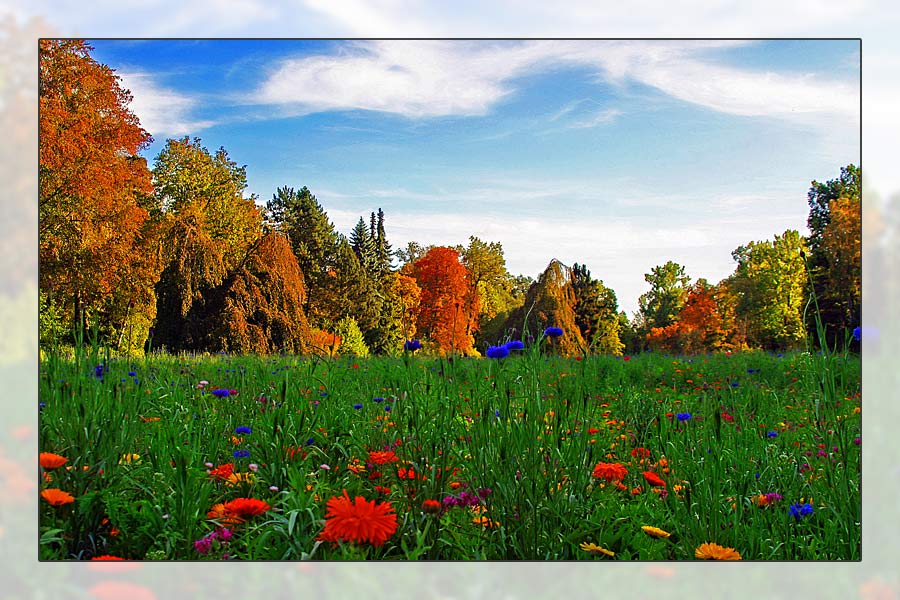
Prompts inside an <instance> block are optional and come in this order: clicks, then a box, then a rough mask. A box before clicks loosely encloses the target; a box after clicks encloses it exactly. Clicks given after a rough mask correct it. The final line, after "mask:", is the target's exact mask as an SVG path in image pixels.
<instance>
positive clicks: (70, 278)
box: [38, 39, 159, 341]
mask: <svg viewBox="0 0 900 600" xmlns="http://www.w3.org/2000/svg"><path fill="white" fill-rule="evenodd" d="M92 50H93V48H92V47H91V46H89V45H87V44H86V43H85V42H84V41H83V40H46V39H43V40H40V42H39V55H40V56H39V80H38V94H39V107H40V111H39V114H40V120H39V166H38V171H39V193H38V194H39V195H38V218H39V228H38V229H39V256H40V267H41V268H40V290H41V291H43V292H44V293H45V297H46V299H47V302H48V303H51V304H52V305H53V307H54V309H55V310H57V311H64V312H67V313H69V314H70V315H71V318H70V319H67V322H68V323H69V324H73V325H74V324H77V323H82V324H84V323H85V321H86V320H87V319H86V316H87V315H88V314H89V313H90V314H92V315H94V316H96V317H98V318H99V319H100V320H101V321H102V322H104V323H105V324H106V327H105V333H106V338H107V340H113V341H115V340H116V339H117V338H121V336H120V335H119V334H120V333H121V330H122V328H123V327H124V326H125V323H124V321H127V317H123V315H126V314H128V313H129V312H134V313H137V312H141V313H145V314H150V315H152V305H153V302H152V299H148V295H147V290H148V288H149V287H150V286H151V285H152V281H153V279H154V278H155V277H156V276H157V275H158V273H159V270H158V265H157V264H155V263H154V262H153V261H148V260H144V259H143V256H144V255H145V253H147V252H148V246H151V245H152V243H153V240H152V236H151V235H150V232H151V231H152V227H151V225H150V223H148V217H149V213H148V209H150V208H152V205H153V203H152V200H151V196H150V194H151V192H152V186H151V179H150V172H149V170H148V169H147V162H146V160H145V159H143V158H141V157H139V156H138V153H139V152H140V151H141V150H143V149H145V148H146V147H147V146H148V145H149V143H150V142H151V141H152V138H151V137H150V134H149V133H147V132H146V131H145V130H144V129H142V128H141V126H140V123H139V121H138V118H137V117H136V116H135V115H134V113H132V112H131V111H130V110H129V109H128V105H129V103H130V102H131V100H132V96H131V93H130V92H129V91H128V90H126V89H125V88H123V87H122V86H121V85H120V84H119V77H118V76H117V75H115V72H114V71H113V70H112V69H110V68H109V67H107V66H106V65H102V64H100V63H98V62H96V61H95V60H94V59H93V58H91V56H90V52H91V51H92Z"/></svg>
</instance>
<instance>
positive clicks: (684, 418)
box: [675, 413, 691, 421]
mask: <svg viewBox="0 0 900 600" xmlns="http://www.w3.org/2000/svg"><path fill="white" fill-rule="evenodd" d="M675 416H676V417H677V418H678V420H679V421H689V420H690V418H691V413H678V414H677V415H675Z"/></svg>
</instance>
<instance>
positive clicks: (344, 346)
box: [334, 317, 369, 358]
mask: <svg viewBox="0 0 900 600" xmlns="http://www.w3.org/2000/svg"><path fill="white" fill-rule="evenodd" d="M334 333H335V335H337V336H340V338H341V345H340V353H341V355H343V356H358V357H360V358H365V357H367V356H369V348H368V346H366V342H365V340H364V339H363V334H362V331H360V330H359V325H357V324H356V319H354V318H353V317H344V318H343V319H341V320H340V321H338V322H337V325H335V328H334Z"/></svg>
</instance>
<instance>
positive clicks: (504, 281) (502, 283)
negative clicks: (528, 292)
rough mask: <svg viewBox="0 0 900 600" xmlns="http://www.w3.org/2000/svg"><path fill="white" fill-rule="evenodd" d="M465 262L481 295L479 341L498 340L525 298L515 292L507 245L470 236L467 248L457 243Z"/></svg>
mask: <svg viewBox="0 0 900 600" xmlns="http://www.w3.org/2000/svg"><path fill="white" fill-rule="evenodd" d="M456 250H457V252H459V253H460V255H461V256H462V261H463V265H465V267H466V269H467V270H468V271H469V281H470V283H471V285H472V286H474V292H476V293H477V295H478V298H479V312H478V327H479V335H478V337H477V339H476V343H477V344H478V345H479V346H481V345H484V344H491V343H496V342H497V341H498V340H499V338H500V337H501V336H502V333H503V332H502V328H503V324H504V323H505V321H506V318H507V317H508V316H509V313H510V311H512V310H513V309H514V308H516V307H518V306H521V305H522V304H523V303H524V298H516V297H514V296H513V294H512V289H513V283H514V279H513V277H512V275H510V273H509V271H507V270H506V259H505V258H504V256H503V246H501V245H500V243H499V242H491V243H485V242H483V241H482V240H480V239H479V238H477V237H475V236H470V237H469V245H468V246H467V247H463V246H457V247H456Z"/></svg>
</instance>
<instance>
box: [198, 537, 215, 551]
mask: <svg viewBox="0 0 900 600" xmlns="http://www.w3.org/2000/svg"><path fill="white" fill-rule="evenodd" d="M210 548H212V539H210V538H209V536H207V537H202V538H200V539H199V540H197V541H195V542H194V550H196V551H197V552H199V553H200V554H206V553H207V552H209V550H210Z"/></svg>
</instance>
